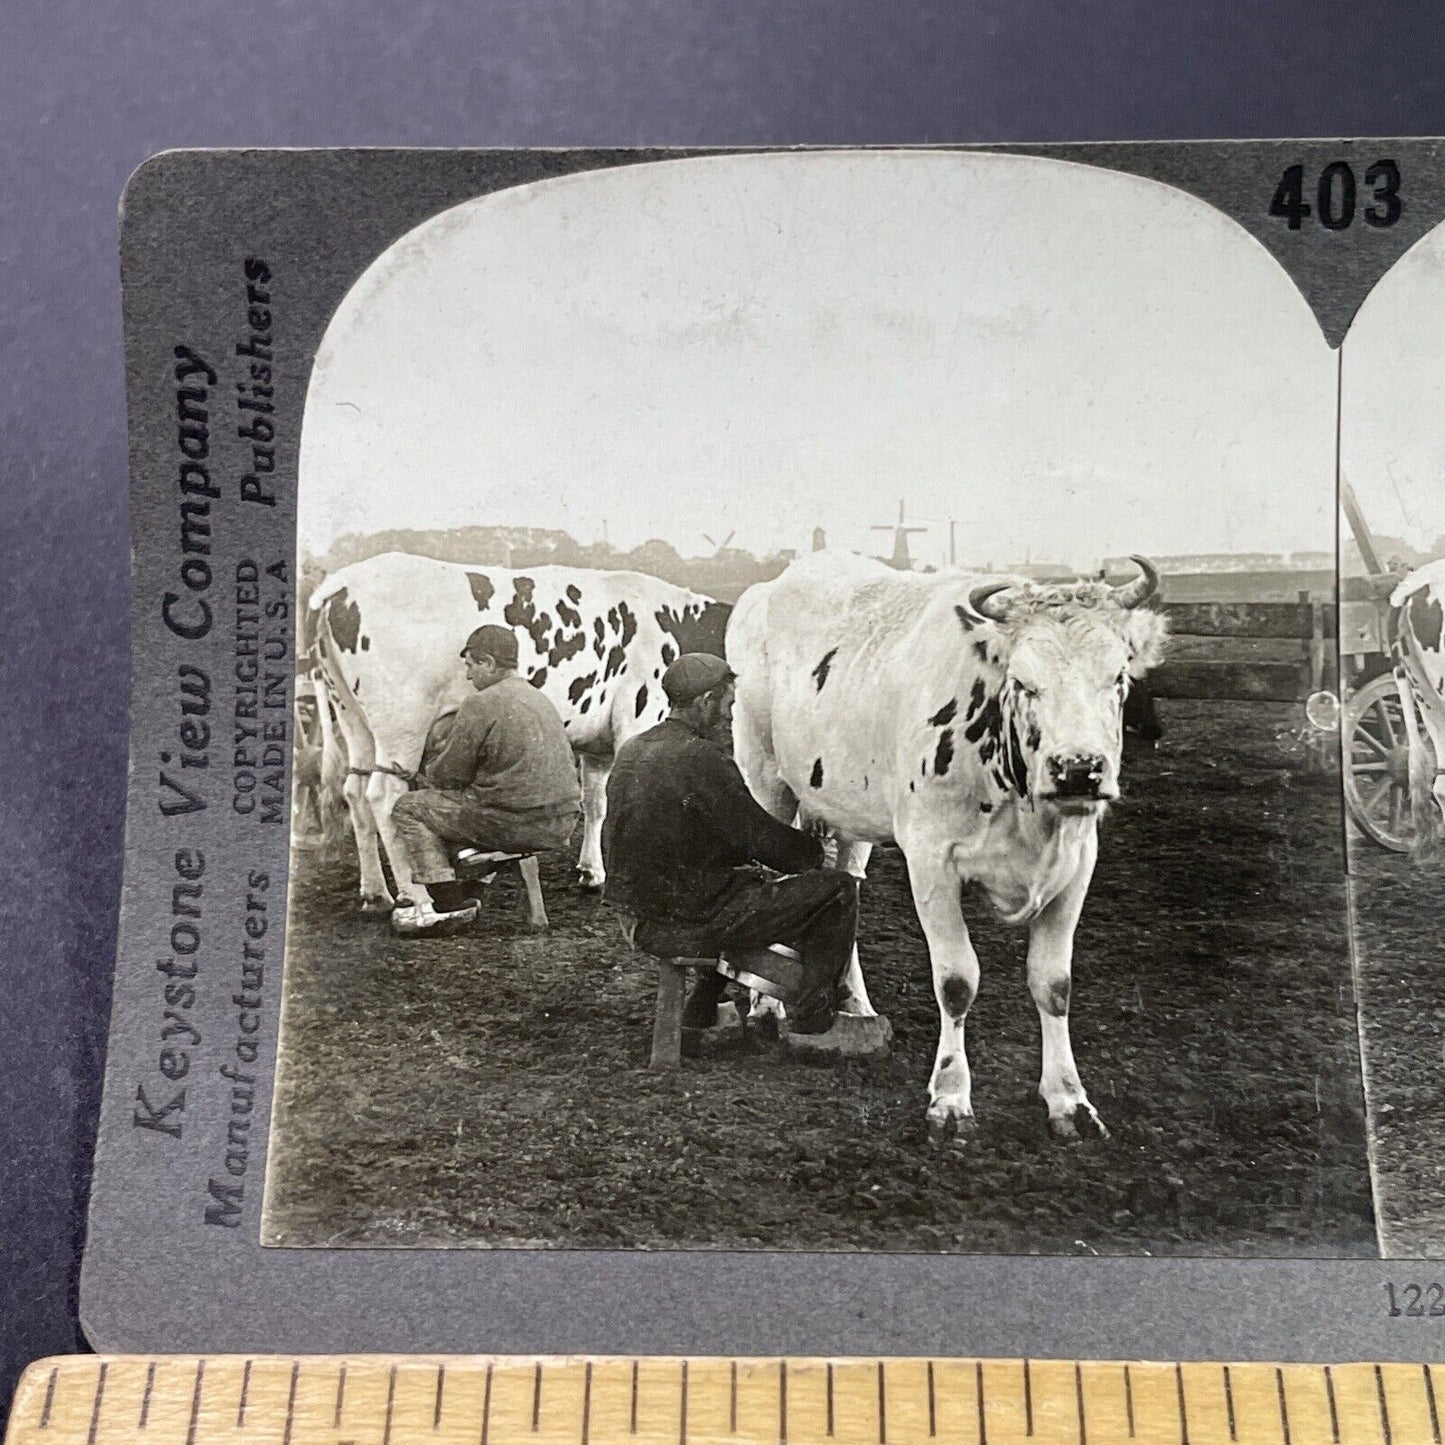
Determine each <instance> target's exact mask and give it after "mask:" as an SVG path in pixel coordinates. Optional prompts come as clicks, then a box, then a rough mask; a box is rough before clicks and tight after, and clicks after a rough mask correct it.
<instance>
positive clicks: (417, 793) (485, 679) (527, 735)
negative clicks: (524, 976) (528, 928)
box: [391, 625, 581, 936]
mask: <svg viewBox="0 0 1445 1445" xmlns="http://www.w3.org/2000/svg"><path fill="white" fill-rule="evenodd" d="M461 655H462V660H463V662H464V663H465V664H466V671H467V680H468V682H470V683H471V685H472V687H473V688H475V689H476V691H475V693H474V694H473V695H472V696H470V697H468V698H467V699H466V700H465V701H463V703H462V704H461V706H460V707H459V708H458V709H457V711H456V713H455V715H454V717H453V718H452V720H451V724H450V729H449V731H448V733H447V736H446V737H445V740H444V741H443V742H442V743H441V745H440V747H439V748H437V749H436V750H435V753H434V755H432V756H428V757H426V758H424V760H423V763H422V767H421V770H420V772H419V773H418V774H417V775H416V778H415V781H417V782H420V783H421V786H420V787H419V788H416V789H414V790H413V791H412V792H409V793H406V794H404V795H403V796H402V797H400V798H398V799H397V802H396V806H395V807H394V808H393V810H392V814H391V818H392V824H393V826H394V829H395V834H396V841H397V844H398V846H399V847H400V848H401V849H403V850H404V851H405V853H406V856H407V861H408V862H409V863H410V865H411V875H412V879H413V885H414V886H413V894H414V896H412V897H410V898H404V899H398V900H397V906H396V909H395V911H394V912H393V914H392V927H393V928H394V929H395V930H396V932H397V933H399V934H402V935H403V936H417V935H421V934H436V933H437V932H439V931H440V932H449V931H451V930H453V929H455V928H457V927H459V926H463V925H465V924H467V923H470V922H471V921H472V920H473V919H474V918H475V917H476V915H477V911H478V904H477V901H476V899H475V898H473V897H471V896H470V893H469V891H468V885H467V884H466V883H462V882H458V880H457V874H456V867H455V865H454V864H453V861H452V856H451V855H452V851H453V850H455V849H457V848H460V847H469V848H475V849H478V850H480V851H482V852H486V853H519V854H527V853H541V852H547V851H550V850H551V849H555V848H563V847H565V846H566V844H567V840H568V838H569V837H570V836H571V834H572V831H573V829H574V828H575V826H576V823H577V818H578V816H579V814H580V811H581V790H580V789H579V788H578V785H577V769H576V765H575V763H574V761H573V758H572V746H571V744H570V743H569V742H568V740H567V734H566V732H565V731H564V730H563V727H562V719H561V718H560V717H559V716H558V714H557V709H556V708H555V707H553V706H552V704H551V703H550V702H549V701H548V700H547V699H546V698H545V697H544V696H543V695H542V694H541V693H540V692H539V691H538V690H537V689H536V688H535V687H533V686H532V685H531V684H530V683H529V682H527V681H526V680H525V679H524V678H522V677H521V676H519V675H518V672H517V638H516V634H515V633H513V632H512V630H511V629H510V628H508V627H498V626H495V625H489V626H486V627H478V628H477V629H476V630H475V631H474V632H473V633H472V634H471V636H469V637H468V638H467V641H466V646H465V647H463V648H462V654H461ZM428 753H429V754H430V753H432V749H430V748H429V749H428Z"/></svg>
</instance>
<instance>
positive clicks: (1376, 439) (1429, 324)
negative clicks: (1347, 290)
mask: <svg viewBox="0 0 1445 1445" xmlns="http://www.w3.org/2000/svg"><path fill="white" fill-rule="evenodd" d="M1343 356H1344V362H1343V366H1344V370H1343V377H1342V392H1341V395H1342V402H1343V404H1342V407H1341V415H1340V458H1341V470H1342V471H1343V472H1344V475H1345V476H1346V477H1347V478H1348V479H1349V481H1350V484H1351V486H1353V487H1354V489H1355V495H1356V496H1357V497H1359V499H1360V509H1361V511H1363V512H1364V514H1365V520H1366V521H1367V522H1368V523H1369V526H1370V530H1371V531H1372V532H1380V533H1383V534H1385V535H1387V536H1391V537H1400V538H1402V539H1403V540H1404V541H1406V542H1408V543H1410V545H1411V546H1413V547H1419V548H1421V549H1422V550H1428V549H1429V547H1430V545H1431V544H1432V543H1433V542H1434V540H1435V539H1436V538H1437V537H1438V536H1440V534H1441V533H1442V532H1445V226H1437V227H1436V228H1435V229H1434V230H1433V231H1431V232H1430V233H1429V234H1428V235H1426V236H1425V237H1424V239H1423V240H1421V241H1419V242H1418V243H1417V244H1416V245H1415V246H1414V247H1412V248H1411V249H1410V250H1409V251H1407V252H1406V253H1405V255H1404V256H1402V257H1401V258H1400V260H1398V261H1397V262H1396V263H1395V264H1394V266H1393V267H1392V268H1391V269H1390V271H1389V272H1388V273H1387V274H1386V275H1385V276H1383V277H1382V278H1381V279H1380V281H1379V282H1378V283H1377V285H1376V286H1375V289H1374V290H1373V291H1371V292H1370V294H1369V295H1368V296H1367V297H1366V298H1365V303H1364V305H1363V306H1361V307H1360V310H1359V314H1358V315H1357V316H1356V317H1355V320H1354V322H1353V324H1352V325H1351V326H1350V330H1349V334H1348V335H1347V336H1346V337H1345V344H1344V352H1343ZM1381 560H1382V561H1383V560H1384V559H1383V558H1382V559H1381Z"/></svg>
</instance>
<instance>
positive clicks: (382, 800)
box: [309, 552, 728, 913]
mask: <svg viewBox="0 0 1445 1445" xmlns="http://www.w3.org/2000/svg"><path fill="white" fill-rule="evenodd" d="M309 606H310V612H309V622H310V628H309V631H310V632H311V634H312V635H313V636H314V638H315V646H316V650H317V656H318V658H319V659H320V665H321V668H322V671H323V673H324V675H325V678H326V683H327V687H328V690H329V691H330V692H331V694H332V700H333V704H334V707H335V714H336V724H337V728H338V730H339V731H340V733H341V735H342V737H343V739H344V741H345V744H346V749H347V754H348V757H349V763H350V766H349V772H348V776H347V780H346V800H347V803H348V805H349V807H350V810H351V821H352V827H353V829H354V831H355V834H356V844H357V852H358V855H359V857H360V861H361V894H362V906H363V909H364V910H365V911H366V912H371V913H380V912H386V911H389V910H390V908H391V906H392V902H393V894H392V892H391V890H390V889H389V888H388V887H387V884H386V879H385V876H384V875H383V872H382V867H381V857H380V853H379V850H378V837H379V839H380V845H381V846H382V847H384V848H385V849H386V854H387V858H388V860H389V861H390V863H391V865H392V873H393V875H394V877H395V880H396V887H397V896H402V895H405V894H406V892H407V891H408V889H409V888H410V885H411V878H410V875H409V873H408V870H407V868H406V865H405V864H404V863H403V862H401V861H400V857H401V855H399V853H398V850H397V848H396V843H395V837H394V834H393V832H392V827H391V809H392V806H393V805H394V804H395V802H396V799H397V798H398V797H400V796H401V794H402V793H403V792H404V791H405V790H406V783H405V782H404V781H403V779H402V778H401V777H400V776H399V775H398V774H397V773H396V772H395V771H393V770H394V769H397V768H400V769H403V770H405V771H407V772H414V771H415V770H416V769H417V767H418V765H419V763H420V760H421V755H422V748H423V746H424V744H425V742H426V737H427V733H428V731H429V730H430V728H431V725H432V723H433V722H434V721H435V720H436V718H437V717H438V716H439V715H440V714H441V713H443V712H445V711H447V710H448V709H449V708H454V707H456V706H457V704H459V703H460V702H461V701H462V699H463V698H464V697H466V696H467V694H468V691H469V685H468V683H467V680H466V675H465V672H464V670H463V666H462V662H461V656H460V653H461V649H462V644H463V643H464V642H465V641H466V639H467V636H468V634H469V633H471V631H472V630H473V629H474V628H476V627H479V626H481V625H482V624H483V623H488V622H492V623H500V624H502V625H504V626H507V627H510V628H512V629H513V630H514V631H515V633H516V635H517V640H518V643H519V645H520V672H521V675H522V676H523V677H525V678H526V679H527V680H528V681H529V682H530V683H531V684H532V685H533V686H534V687H537V688H540V689H541V690H542V692H544V693H545V694H546V695H547V697H548V698H550V699H551V701H552V702H553V703H554V704H555V706H556V708H557V711H558V712H559V713H560V714H561V716H562V722H563V726H564V727H565V728H566V730H567V735H568V736H569V737H570V738H571V740H572V747H573V749H574V751H575V753H576V755H577V758H578V762H579V766H580V770H581V778H582V811H583V835H582V850H581V855H580V858H579V861H578V872H579V875H580V879H581V881H582V883H583V885H584V886H585V887H589V888H600V887H601V886H602V882H603V877H604V875H603V868H602V818H603V813H604V810H605V807H606V801H605V800H606V788H607V775H608V772H609V771H610V769H611V766H612V757H613V754H614V753H615V752H616V750H617V749H618V748H619V747H620V746H621V745H622V744H623V743H624V742H626V741H627V739H628V738H630V737H631V736H633V734H635V733H638V732H642V731H643V730H645V729H647V728H650V727H652V726H653V725H654V724H655V723H658V722H660V721H661V720H662V719H663V718H664V717H665V716H666V715H667V700H666V698H665V697H664V696H663V692H662V684H661V679H662V673H663V670H664V669H665V668H666V667H667V665H668V664H669V663H670V662H672V661H673V659H674V658H676V657H677V656H679V655H680V654H681V653H683V652H696V651H711V652H717V653H721V651H722V646H723V628H724V625H725V622H726V618H727V613H728V608H727V607H726V606H725V605H724V604H722V603H719V602H714V601H713V600H712V599H710V598H707V597H703V596H700V595H699V594H697V593H695V592H689V591H687V590H686V589H685V588H682V587H674V586H673V585H672V584H671V583H668V582H663V581H661V580H660V579H659V578H656V577H648V576H644V575H643V574H641V573H638V572H592V571H584V570H581V569H579V568H574V567H536V568H530V569H527V570H523V571H512V570H508V569H506V568H502V567H469V566H465V565H461V564H458V563H453V562H438V561H436V560H434V559H433V558H430V557H417V556H413V555H411V554H410V553H405V552H387V553H383V554H382V555H380V556H377V557H371V558H368V559H367V560H365V561H363V562H356V563H353V564H352V565H351V566H349V567H343V568H341V569H340V570H339V571H337V572H335V573H333V574H332V575H331V576H330V577H328V578H327V579H326V580H325V581H324V582H323V583H322V584H321V585H320V586H319V587H318V588H317V589H316V590H315V592H314V593H313V594H312V596H311V599H310V604H309Z"/></svg>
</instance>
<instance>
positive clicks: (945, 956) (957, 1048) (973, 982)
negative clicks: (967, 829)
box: [908, 844, 978, 1141]
mask: <svg viewBox="0 0 1445 1445" xmlns="http://www.w3.org/2000/svg"><path fill="white" fill-rule="evenodd" d="M908 881H909V884H910V886H911V887H912V889H913V905H914V907H915V908H916V909H917V910H918V921H919V922H920V923H921V924H922V925H923V933H924V937H925V938H926V939H927V940H928V954H929V958H930V959H931V961H932V964H933V996H934V998H935V999H937V1000H938V1013H939V1031H938V1052H937V1053H936V1054H935V1055H934V1060H933V1074H932V1077H931V1078H930V1079H929V1081H928V1135H929V1138H930V1139H933V1140H935V1141H939V1140H943V1139H946V1138H947V1137H948V1136H949V1134H950V1133H957V1134H960V1135H962V1134H968V1133H971V1132H972V1131H973V1126H974V1119H973V1077H972V1075H971V1074H970V1073H969V1069H968V1053H967V1051H966V1050H965V1047H964V1040H963V1025H964V1020H965V1019H966V1018H967V1017H968V1011H969V1009H970V1008H971V1007H972V1006H973V1001H974V998H975V997H976V996H977V994H978V954H976V953H975V952H974V949H973V940H972V939H970V938H969V936H968V924H967V923H965V922H964V918H963V908H962V906H961V904H960V899H959V883H958V874H957V873H956V872H955V871H954V870H953V868H952V867H951V866H950V864H949V859H948V851H947V848H946V846H944V845H937V844H935V845H934V846H932V847H927V848H915V849H913V850H911V851H909V853H908Z"/></svg>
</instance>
